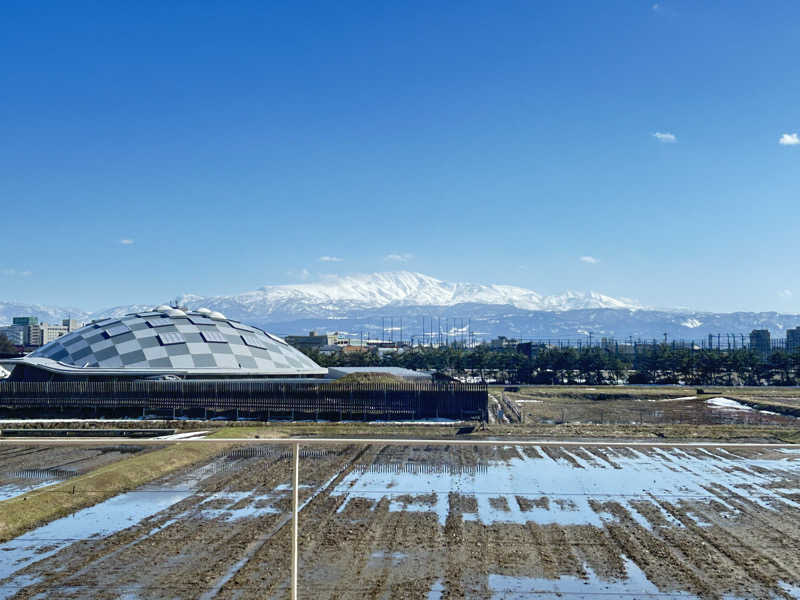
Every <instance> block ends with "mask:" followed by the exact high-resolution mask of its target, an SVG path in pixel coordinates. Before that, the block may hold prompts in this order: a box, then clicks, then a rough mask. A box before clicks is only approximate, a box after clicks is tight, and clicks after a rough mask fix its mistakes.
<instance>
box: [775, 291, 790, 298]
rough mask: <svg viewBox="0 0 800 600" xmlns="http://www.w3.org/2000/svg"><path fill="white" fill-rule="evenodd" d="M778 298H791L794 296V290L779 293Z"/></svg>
mask: <svg viewBox="0 0 800 600" xmlns="http://www.w3.org/2000/svg"><path fill="white" fill-rule="evenodd" d="M778 296H780V297H781V298H791V297H792V296H793V294H792V290H781V291H780V292H778Z"/></svg>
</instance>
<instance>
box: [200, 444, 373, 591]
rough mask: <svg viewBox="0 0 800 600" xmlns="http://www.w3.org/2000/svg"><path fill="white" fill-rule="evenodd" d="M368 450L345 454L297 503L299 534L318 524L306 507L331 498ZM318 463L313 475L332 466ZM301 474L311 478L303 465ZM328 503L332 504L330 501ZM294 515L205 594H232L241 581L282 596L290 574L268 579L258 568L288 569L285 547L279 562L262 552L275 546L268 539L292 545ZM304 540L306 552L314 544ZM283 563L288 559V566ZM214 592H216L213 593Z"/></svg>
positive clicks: (332, 510)
mask: <svg viewBox="0 0 800 600" xmlns="http://www.w3.org/2000/svg"><path fill="white" fill-rule="evenodd" d="M367 450H368V447H364V448H362V449H360V450H358V451H357V452H355V455H353V456H352V457H350V458H346V459H345V465H344V466H343V467H340V468H339V469H338V471H337V472H336V474H335V475H334V476H333V477H330V478H328V479H327V480H326V481H325V482H324V483H323V484H322V485H321V486H319V487H318V488H317V489H316V490H315V491H313V492H312V493H311V495H310V496H309V497H307V498H306V499H305V500H304V501H303V503H302V504H301V506H300V507H298V509H299V515H300V516H301V517H305V519H304V521H305V523H304V522H303V521H301V531H300V536H301V537H302V538H304V541H305V538H306V537H307V536H308V529H307V527H308V526H307V525H306V523H309V522H310V523H311V524H312V526H314V525H316V524H317V520H316V519H317V515H316V514H314V515H312V517H308V516H307V514H308V513H307V512H306V514H304V511H307V509H309V508H310V509H312V512H313V509H315V508H316V507H317V506H318V505H319V504H320V503H325V502H326V501H328V500H329V499H330V498H331V496H330V494H329V493H326V492H329V491H331V490H333V489H334V488H335V487H336V486H337V485H338V484H339V483H340V482H341V480H342V479H343V478H344V477H346V476H347V475H348V474H349V473H350V472H352V470H353V468H354V466H355V463H356V461H358V460H359V459H360V458H361V457H362V456H363V455H364V454H365V453H366V452H367ZM337 457H338V456H337ZM326 462H328V461H326ZM315 467H316V468H315V470H314V472H312V473H311V475H314V476H316V475H318V471H320V470H323V469H329V465H320V464H317V465H315ZM300 474H301V483H302V477H303V476H305V477H306V478H308V476H309V473H308V472H307V471H306V473H304V472H303V469H302V466H301V471H300ZM345 499H346V496H343V497H342V498H341V499H339V501H337V502H336V503H334V505H333V506H332V507H330V508H329V510H328V511H327V512H328V513H329V514H328V515H327V517H326V518H325V523H327V521H328V520H330V518H332V516H333V514H335V512H336V510H337V509H338V506H339V505H340V504H341V503H342V502H344V500H345ZM327 503H328V504H330V502H327ZM291 519H292V516H291V513H290V514H288V515H284V517H282V518H281V519H280V521H279V522H278V523H277V524H276V526H275V527H274V528H273V530H271V531H270V532H268V534H265V535H264V536H261V537H260V538H259V539H257V540H254V542H253V544H252V545H251V546H250V547H249V551H247V552H246V553H245V556H244V557H243V558H242V559H240V560H239V561H238V562H237V563H235V564H234V565H233V567H232V571H231V572H229V573H226V574H225V575H223V576H222V578H220V579H218V580H217V582H215V584H214V586H213V587H212V589H211V590H209V592H208V593H209V595H208V596H206V597H207V598H214V597H217V596H220V597H229V596H232V595H234V594H235V592H236V590H235V586H236V585H242V584H245V587H247V588H251V587H255V588H257V589H259V590H260V592H261V593H262V594H270V595H271V597H275V596H276V595H277V596H280V595H281V594H282V593H283V592H285V591H286V590H288V588H289V584H290V581H289V578H285V577H284V578H281V580H280V581H278V582H273V583H269V582H265V581H264V580H263V577H262V576H261V574H260V573H259V570H260V565H262V564H265V563H266V564H270V565H271V566H272V567H273V569H272V570H273V572H274V571H281V570H283V571H284V572H288V571H289V568H290V564H289V560H290V556H289V555H288V553H287V552H286V551H283V552H281V553H280V554H279V557H278V560H277V562H279V563H280V564H279V565H276V564H275V562H276V560H267V559H271V558H272V557H271V556H266V557H265V556H260V555H261V554H264V553H267V554H270V553H272V552H273V549H272V548H270V545H268V544H267V542H269V541H276V542H278V543H277V544H275V545H276V546H277V547H278V548H281V547H282V548H284V549H288V548H290V532H289V528H287V527H286V525H287V524H289V523H291ZM319 526H320V527H321V526H322V524H319ZM316 528H318V527H315V529H316ZM301 544H302V545H301V547H302V552H303V555H304V554H306V553H308V552H311V551H313V548H311V547H309V546H311V544H308V543H307V542H306V543H302V542H301ZM303 555H301V556H300V557H299V558H300V559H302V558H303ZM284 563H286V566H285V567H284ZM298 563H300V560H298ZM254 571H255V572H254ZM241 580H246V581H241ZM231 582H234V584H235V585H234V589H229V588H231ZM265 586H266V589H263V588H265ZM211 592H213V594H211Z"/></svg>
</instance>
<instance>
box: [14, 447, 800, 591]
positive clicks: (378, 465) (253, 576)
mask: <svg viewBox="0 0 800 600" xmlns="http://www.w3.org/2000/svg"><path fill="white" fill-rule="evenodd" d="M310 450H313V451H309V452H306V453H304V455H303V458H302V459H301V473H300V475H301V487H300V491H299V493H300V507H301V508H300V538H299V547H300V561H299V564H300V596H301V597H304V598H354V599H355V598H358V599H362V598H464V597H466V598H487V599H493V598H531V597H535V598H552V597H566V598H612V597H625V598H634V597H635V598H719V599H728V600H734V599H739V598H794V597H798V596H800V587H798V586H800V552H798V550H800V485H799V484H800V452H798V451H797V450H794V449H783V448H768V447H727V448H725V447H702V448H701V447H686V446H684V447H680V448H678V447H669V446H663V447H647V446H635V445H631V446H629V447H608V446H601V445H600V446H598V445H585V446H563V447H562V446H555V445H541V446H515V445H501V444H498V445H497V446H492V447H479V446H451V447H447V446H420V447H400V446H391V445H381V446H367V445H353V446H347V447H331V448H326V449H322V448H319V449H317V448H314V449H310ZM74 451H75V452H81V453H84V454H82V455H81V458H80V460H84V459H85V457H86V456H94V457H96V456H99V455H100V454H98V453H94V454H92V453H89V454H86V452H87V451H86V450H84V449H74ZM69 452H70V450H69V449H63V450H62V453H61V454H59V455H58V457H59V460H62V459H69V458H70V457H69V456H68V454H69ZM0 456H2V455H0ZM8 456H9V458H10V459H11V458H12V457H13V456H17V459H16V461H17V463H15V465H12V466H15V467H17V468H16V471H19V470H20V468H26V469H34V468H40V467H41V466H42V465H37V464H34V463H36V460H38V458H41V457H43V456H45V455H41V456H37V455H36V454H35V453H34V454H31V459H32V463H31V464H24V465H23V464H22V463H23V462H24V461H22V460H21V459H20V457H21V456H24V454H19V455H16V454H11V453H10V454H8ZM73 458H76V457H73ZM50 462H52V461H50ZM50 462H48V463H47V464H45V465H44V468H53V465H51V464H50ZM62 462H69V460H62ZM13 470H14V469H11V468H9V469H6V468H5V466H4V465H2V463H0V471H2V472H11V471H13ZM290 482H291V460H289V455H288V453H287V452H285V451H284V450H282V449H279V448H266V447H265V448H260V449H258V450H253V449H238V450H237V449H234V450H231V451H228V452H226V453H225V454H224V455H222V456H219V457H217V458H215V459H213V460H211V461H209V462H207V463H205V464H200V465H195V466H193V467H192V468H190V469H186V470H183V471H181V472H178V473H175V474H173V475H170V476H167V477H164V478H162V479H161V480H158V481H154V482H152V483H151V484H148V485H147V486H143V487H142V488H139V489H136V490H132V491H130V492H126V493H122V494H119V495H117V496H114V497H112V498H109V499H108V500H105V501H104V502H100V503H98V504H95V505H94V506H91V507H88V508H85V509H82V510H79V511H76V512H75V513H73V514H72V515H70V516H67V517H64V518H61V519H57V520H55V521H52V522H50V523H47V524H44V525H42V526H40V527H38V528H35V529H32V530H30V531H28V532H27V533H25V534H23V535H20V536H19V537H17V538H15V539H12V540H9V541H7V542H5V543H2V544H0V598H49V597H59V598H95V597H96V598H125V599H127V600H134V599H138V598H141V599H145V598H224V599H227V598H229V599H233V598H238V599H243V598H286V597H288V593H289V570H290V548H291V538H290V530H291V512H290V510H291V484H290ZM18 483H19V482H18ZM48 483H49V482H48V481H29V482H28V483H27V485H48ZM9 485H10V484H9ZM20 485H22V484H20ZM41 489H43V490H46V489H47V488H46V487H45V488H41ZM29 490H30V488H28V489H27V490H26V491H24V492H23V493H26V492H27V491H29ZM0 491H2V487H0ZM0 498H2V496H0ZM1 509H2V504H0V519H1V518H2V510H1Z"/></svg>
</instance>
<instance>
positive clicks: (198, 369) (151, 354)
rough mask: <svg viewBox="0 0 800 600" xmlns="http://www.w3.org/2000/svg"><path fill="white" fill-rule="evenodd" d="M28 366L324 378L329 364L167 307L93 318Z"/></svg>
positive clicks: (220, 319)
mask: <svg viewBox="0 0 800 600" xmlns="http://www.w3.org/2000/svg"><path fill="white" fill-rule="evenodd" d="M22 360H26V361H27V362H28V364H35V365H36V366H38V367H40V368H41V367H45V368H47V370H50V371H55V372H58V371H69V372H71V373H75V372H76V369H79V370H80V371H81V372H83V373H86V374H89V373H91V372H92V371H95V372H97V371H104V372H116V373H119V374H120V375H122V374H134V373H136V374H137V375H141V376H147V374H148V372H152V374H154V375H156V374H163V373H170V372H174V373H178V374H184V375H196V376H205V375H211V376H213V375H225V376H245V377H250V376H295V375H322V374H325V373H326V369H324V368H322V367H320V366H319V365H317V364H316V363H315V362H314V361H312V360H311V359H310V358H308V357H307V356H305V355H304V354H303V353H301V352H300V351H298V350H297V349H295V348H293V347H292V346H290V345H289V344H287V343H286V342H285V341H284V340H282V339H281V338H279V337H276V336H274V335H272V334H270V333H267V332H265V331H262V330H261V329H257V328H255V327H251V326H249V325H244V324H242V323H239V322H238V321H233V320H231V319H227V318H225V317H224V316H223V315H222V314H220V313H218V312H213V311H210V310H207V309H198V310H197V311H184V310H180V309H176V308H173V307H167V306H161V307H158V308H157V309H154V310H153V311H151V312H142V313H136V314H130V315H126V316H124V317H121V318H112V319H105V320H102V321H95V322H93V323H90V324H89V325H87V326H86V327H83V328H81V329H78V330H77V331H74V332H72V333H69V334H67V335H65V336H63V337H61V338H59V339H58V340H56V341H53V342H51V343H49V344H47V345H45V346H42V347H41V348H40V349H38V350H36V351H35V352H33V353H31V354H29V355H28V356H27V357H26V358H25V359H22Z"/></svg>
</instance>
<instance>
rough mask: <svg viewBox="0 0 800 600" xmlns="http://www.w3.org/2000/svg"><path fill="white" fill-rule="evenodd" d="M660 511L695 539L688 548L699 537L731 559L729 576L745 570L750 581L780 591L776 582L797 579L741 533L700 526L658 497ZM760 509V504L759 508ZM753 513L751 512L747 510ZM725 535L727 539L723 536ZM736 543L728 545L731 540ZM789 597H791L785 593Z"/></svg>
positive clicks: (774, 591)
mask: <svg viewBox="0 0 800 600" xmlns="http://www.w3.org/2000/svg"><path fill="white" fill-rule="evenodd" d="M657 502H658V504H659V505H660V506H661V507H662V509H663V510H665V511H667V512H669V513H670V514H671V515H672V516H673V517H674V518H676V519H677V520H678V521H680V522H681V524H682V525H683V526H684V527H685V528H686V531H687V532H688V533H689V534H690V535H691V536H692V537H693V538H694V540H693V543H691V544H687V547H688V548H697V547H698V544H697V540H698V539H699V540H701V545H700V546H701V547H704V548H707V547H709V546H710V547H711V548H713V549H714V550H715V551H716V552H717V553H718V554H719V555H721V556H723V557H725V559H726V560H727V561H730V562H731V563H732V564H733V565H734V567H733V568H732V569H731V576H735V573H736V571H737V569H738V570H742V571H744V572H745V573H746V574H747V576H748V578H749V579H750V580H751V581H754V582H757V583H759V584H761V585H762V586H763V587H764V588H766V589H768V590H772V591H773V593H776V594H777V593H780V592H779V591H778V590H779V589H780V588H779V587H778V583H779V582H780V581H796V580H797V574H796V573H790V572H789V571H787V570H786V568H784V566H783V565H782V564H781V563H780V562H779V561H778V560H777V559H775V558H774V557H772V556H769V555H767V554H763V553H761V552H760V551H759V550H758V548H757V547H755V546H753V545H751V544H749V543H746V542H745V541H744V540H743V539H742V537H741V535H740V534H737V533H734V532H733V531H731V530H730V529H727V528H725V529H723V528H722V527H721V526H719V525H717V526H716V528H717V529H718V530H720V531H716V530H715V529H714V528H703V527H700V526H698V525H697V524H696V523H695V522H694V520H693V519H691V518H690V517H688V516H687V515H686V513H685V512H684V511H680V510H677V509H676V508H675V507H674V506H673V505H672V504H671V503H669V502H666V501H663V500H657ZM759 508H760V507H759ZM746 514H748V515H750V516H752V513H749V512H748V513H746ZM720 532H721V533H724V535H725V537H723V538H722V539H719V538H720V536H719V533H720ZM726 538H727V539H726ZM731 540H732V541H734V542H735V544H730V541H731ZM786 597H787V598H790V596H788V595H787V596H786Z"/></svg>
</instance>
